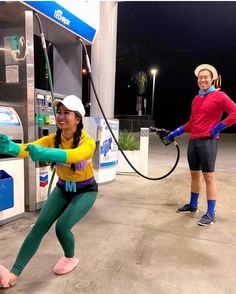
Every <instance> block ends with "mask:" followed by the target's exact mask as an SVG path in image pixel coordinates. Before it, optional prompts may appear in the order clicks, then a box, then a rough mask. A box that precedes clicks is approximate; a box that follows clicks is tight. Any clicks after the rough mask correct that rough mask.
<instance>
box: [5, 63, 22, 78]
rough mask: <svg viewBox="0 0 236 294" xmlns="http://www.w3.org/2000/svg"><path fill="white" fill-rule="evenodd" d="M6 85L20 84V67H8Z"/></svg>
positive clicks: (15, 65)
mask: <svg viewBox="0 0 236 294" xmlns="http://www.w3.org/2000/svg"><path fill="white" fill-rule="evenodd" d="M5 69H6V83H19V65H17V64H14V65H6V67H5Z"/></svg>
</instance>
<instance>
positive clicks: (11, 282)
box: [9, 273, 18, 286]
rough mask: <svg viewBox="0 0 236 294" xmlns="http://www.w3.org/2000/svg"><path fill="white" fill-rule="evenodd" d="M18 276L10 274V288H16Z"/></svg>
mask: <svg viewBox="0 0 236 294" xmlns="http://www.w3.org/2000/svg"><path fill="white" fill-rule="evenodd" d="M17 278H18V277H17V276H16V275H15V274H13V273H10V281H9V285H10V286H14V285H15V283H16V280H17Z"/></svg>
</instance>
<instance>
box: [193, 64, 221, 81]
mask: <svg viewBox="0 0 236 294" xmlns="http://www.w3.org/2000/svg"><path fill="white" fill-rule="evenodd" d="M202 70H209V71H210V72H211V73H212V76H213V80H216V79H217V78H218V72H217V70H216V69H215V68H214V66H212V65H210V64H200V65H199V66H197V67H196V68H195V70H194V74H195V76H197V77H198V74H199V72H200V71H202Z"/></svg>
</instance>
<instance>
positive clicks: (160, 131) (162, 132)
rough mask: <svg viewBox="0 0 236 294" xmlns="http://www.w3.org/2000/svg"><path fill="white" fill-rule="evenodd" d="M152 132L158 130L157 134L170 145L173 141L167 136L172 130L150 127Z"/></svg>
mask: <svg viewBox="0 0 236 294" xmlns="http://www.w3.org/2000/svg"><path fill="white" fill-rule="evenodd" d="M149 130H150V132H156V134H157V135H158V136H159V138H160V140H161V141H162V142H163V143H164V144H165V145H166V146H168V145H169V144H170V143H172V142H171V141H169V140H168V139H167V138H166V136H167V135H168V134H169V133H170V131H168V130H165V129H158V128H156V127H149Z"/></svg>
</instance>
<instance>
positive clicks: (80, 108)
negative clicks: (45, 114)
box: [53, 95, 85, 117]
mask: <svg viewBox="0 0 236 294" xmlns="http://www.w3.org/2000/svg"><path fill="white" fill-rule="evenodd" d="M59 103H62V104H63V105H64V106H65V107H66V108H67V109H69V110H71V111H75V112H78V113H79V114H80V115H81V116H82V117H84V116H85V109H84V105H83V103H82V101H81V99H80V98H79V97H77V96H75V95H69V96H66V97H65V98H64V99H62V100H59V99H55V100H54V101H53V105H54V106H55V107H57V105H58V104H59Z"/></svg>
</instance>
